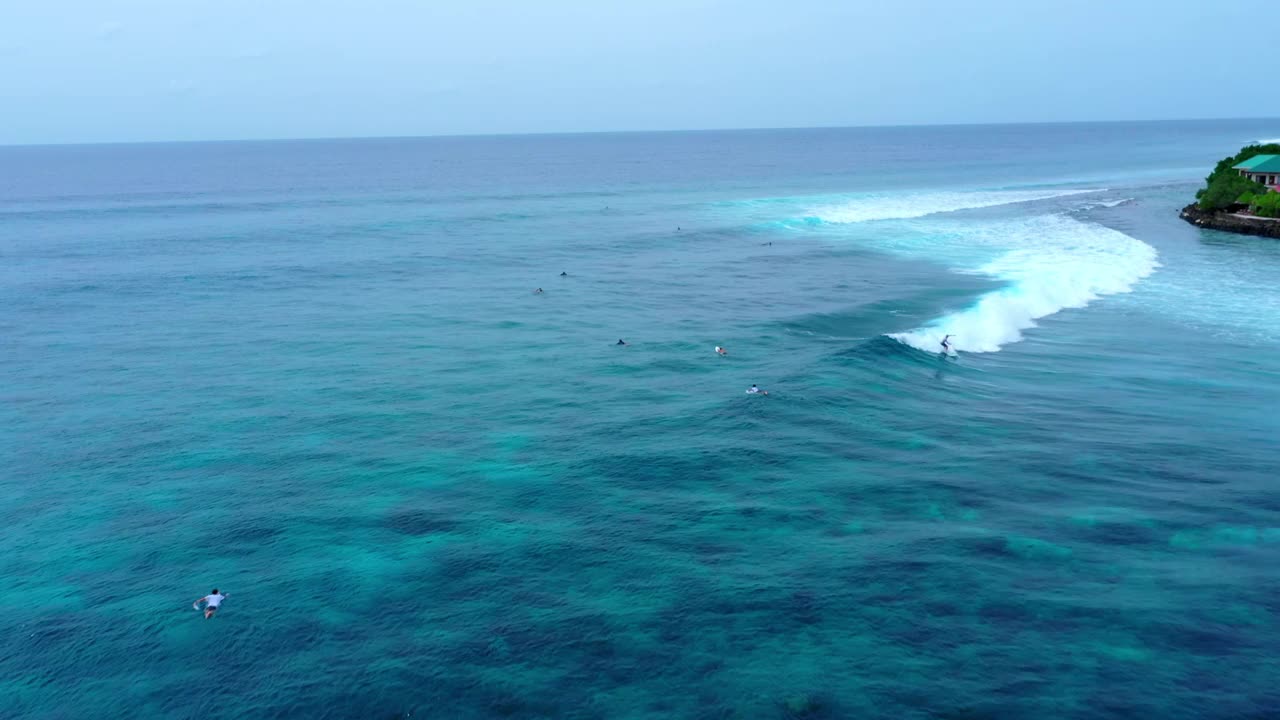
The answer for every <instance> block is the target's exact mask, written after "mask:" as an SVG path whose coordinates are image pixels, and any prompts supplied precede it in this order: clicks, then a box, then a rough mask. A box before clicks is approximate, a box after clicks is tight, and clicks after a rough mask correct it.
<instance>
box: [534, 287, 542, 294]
mask: <svg viewBox="0 0 1280 720" xmlns="http://www.w3.org/2000/svg"><path fill="white" fill-rule="evenodd" d="M533 294H534V295H541V294H542V288H538V289H537V290H534V291H533Z"/></svg>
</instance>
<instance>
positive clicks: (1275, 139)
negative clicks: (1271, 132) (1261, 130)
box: [1254, 138, 1280, 145]
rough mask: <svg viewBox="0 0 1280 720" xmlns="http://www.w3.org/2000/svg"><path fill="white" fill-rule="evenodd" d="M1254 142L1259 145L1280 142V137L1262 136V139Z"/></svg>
mask: <svg viewBox="0 0 1280 720" xmlns="http://www.w3.org/2000/svg"><path fill="white" fill-rule="evenodd" d="M1254 142H1256V143H1257V144H1259V145H1273V144H1280V138H1262V139H1261V140H1254Z"/></svg>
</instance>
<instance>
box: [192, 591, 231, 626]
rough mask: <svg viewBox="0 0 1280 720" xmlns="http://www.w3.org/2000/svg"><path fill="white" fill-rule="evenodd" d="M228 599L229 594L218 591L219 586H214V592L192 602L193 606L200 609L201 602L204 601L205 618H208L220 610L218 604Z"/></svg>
mask: <svg viewBox="0 0 1280 720" xmlns="http://www.w3.org/2000/svg"><path fill="white" fill-rule="evenodd" d="M226 599H227V596H226V595H225V594H223V593H220V592H218V588H214V589H213V592H211V593H209V594H208V595H205V596H204V597H202V598H200V599H199V600H197V601H195V602H193V603H191V607H192V608H194V609H196V610H199V609H200V603H204V619H205V620H208V619H209V618H211V617H213V614H214V613H216V612H218V606H220V605H222V601H223V600H226Z"/></svg>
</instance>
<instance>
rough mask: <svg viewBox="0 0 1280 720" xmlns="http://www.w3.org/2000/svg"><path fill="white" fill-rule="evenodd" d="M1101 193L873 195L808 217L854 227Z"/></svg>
mask: <svg viewBox="0 0 1280 720" xmlns="http://www.w3.org/2000/svg"><path fill="white" fill-rule="evenodd" d="M1094 192H1100V190H1098V189H1083V190H1082V189H1075V190H1067V189H1058V190H1048V189H1045V190H993V191H980V192H963V191H936V192H924V193H910V192H908V193H876V194H872V195H862V196H859V197H855V198H849V199H847V200H843V201H841V202H838V203H833V204H830V205H824V206H820V207H817V208H814V209H813V210H812V211H811V212H810V214H811V216H813V217H816V218H817V219H819V220H822V221H823V222H829V223H856V222H869V221H872V220H905V219H909V218H918V217H924V216H926V215H933V214H936V213H946V212H955V211H957V210H973V209H977V208H985V207H995V206H997V205H1010V204H1013V203H1021V202H1032V201H1035V200H1051V199H1053V198H1060V197H1069V196H1071V195H1082V194H1085V193H1094Z"/></svg>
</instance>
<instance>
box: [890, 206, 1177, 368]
mask: <svg viewBox="0 0 1280 720" xmlns="http://www.w3.org/2000/svg"><path fill="white" fill-rule="evenodd" d="M948 242H960V243H969V244H981V245H985V246H987V247H989V248H992V249H998V255H997V257H996V258H995V259H994V260H991V261H989V262H987V263H986V264H983V265H981V266H978V267H971V268H957V269H958V270H960V271H962V272H975V273H981V274H985V275H990V276H992V277H995V278H999V279H1001V280H1005V281H1006V282H1008V285H1007V286H1005V287H1003V288H1001V289H1000V290H996V291H994V292H990V293H988V294H986V295H983V296H982V297H981V298H979V299H978V301H977V302H976V303H974V304H973V305H971V306H970V307H968V308H965V309H964V310H960V311H959V312H955V313H952V314H950V315H946V316H943V317H941V318H938V319H937V320H935V321H933V322H931V323H929V324H928V325H927V326H925V327H921V328H918V329H915V330H911V331H909V332H904V333H896V334H892V335H890V337H892V338H894V339H896V340H898V341H899V342H902V343H905V344H907V345H910V346H912V347H915V348H917V349H920V350H924V351H927V352H937V351H938V350H939V343H940V342H941V340H942V338H943V336H944V335H953V336H954V337H953V338H952V343H953V345H954V347H955V348H956V349H957V350H959V351H963V352H996V351H998V350H999V349H1000V348H1001V347H1003V346H1004V345H1007V344H1009V343H1014V342H1018V341H1019V340H1021V339H1022V332H1023V331H1024V330H1027V329H1028V328H1033V327H1035V326H1036V322H1035V321H1036V320H1038V319H1040V318H1043V317H1046V316H1049V315H1052V314H1054V313H1056V312H1058V311H1060V310H1063V309H1066V308H1079V307H1084V306H1085V305H1088V304H1089V303H1090V302H1092V301H1093V300H1096V299H1097V298H1099V297H1102V296H1104V295H1112V294H1115V293H1123V292H1128V291H1130V290H1132V289H1133V286H1134V285H1135V284H1136V283H1137V282H1138V281H1139V280H1141V279H1142V278H1144V277H1146V276H1148V275H1150V274H1151V273H1152V272H1154V271H1155V269H1156V268H1157V267H1159V265H1160V264H1159V262H1158V261H1157V259H1156V250H1155V248H1153V247H1151V246H1150V245H1148V244H1146V243H1144V242H1142V241H1141V240H1137V239H1135V238H1132V237H1129V236H1128V235H1125V234H1124V233H1121V232H1119V231H1116V230H1112V229H1110V228H1106V227H1103V226H1101V225H1095V224H1092V223H1086V222H1081V221H1079V220H1074V219H1072V218H1070V217H1066V216H1062V215H1049V216H1041V217H1036V218H1031V219H1028V220H1023V221H1017V222H1008V223H993V224H990V225H985V226H979V227H977V228H974V229H973V230H972V231H963V230H962V231H961V232H959V233H957V234H956V235H955V236H954V239H949V241H948ZM943 250H944V251H945V249H944V248H943Z"/></svg>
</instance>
